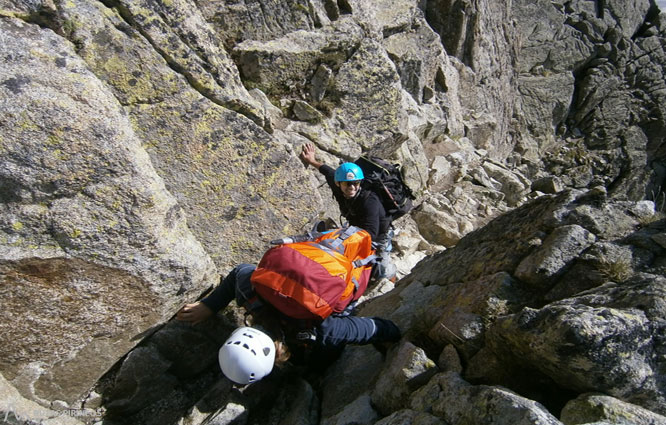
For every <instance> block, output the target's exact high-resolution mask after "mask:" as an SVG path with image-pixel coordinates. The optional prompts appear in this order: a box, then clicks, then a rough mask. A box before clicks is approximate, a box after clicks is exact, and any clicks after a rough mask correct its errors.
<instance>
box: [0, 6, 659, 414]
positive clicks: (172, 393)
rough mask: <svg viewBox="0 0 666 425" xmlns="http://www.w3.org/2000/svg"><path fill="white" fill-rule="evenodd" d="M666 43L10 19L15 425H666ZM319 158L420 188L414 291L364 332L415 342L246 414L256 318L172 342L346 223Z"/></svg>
mask: <svg viewBox="0 0 666 425" xmlns="http://www.w3.org/2000/svg"><path fill="white" fill-rule="evenodd" d="M665 16H666V15H664V14H659V10H658V9H657V7H656V5H655V3H654V1H653V0H630V1H620V0H607V1H586V0H574V1H550V0H549V1H546V0H538V1H526V0H516V1H512V2H492V1H489V0H421V1H414V0H399V1H388V0H381V1H374V2H361V1H356V0H342V1H333V0H289V1H282V2H278V1H269V0H259V1H252V2H250V1H206V2H203V1H201V2H196V1H193V0H176V1H163V0H157V1H145V0H107V1H104V2H95V1H91V0H74V1H68V2H63V1H60V0H55V1H52V0H38V1H22V0H0V41H1V42H0V45H1V46H2V48H1V49H0V53H2V54H1V55H0V61H1V66H0V99H2V102H0V163H1V164H2V166H1V167H0V210H1V212H2V214H0V270H1V271H2V273H1V274H0V276H2V280H1V281H0V292H1V298H2V300H3V302H2V305H3V308H2V309H1V310H0V316H1V318H2V320H0V328H1V329H2V332H1V333H0V335H2V337H1V338H2V340H1V342H2V344H0V347H2V348H0V350H1V354H2V355H1V356H0V371H1V372H2V380H0V391H2V394H3V397H1V399H2V400H0V413H2V415H0V417H4V418H5V421H8V420H12V419H15V422H19V423H31V421H32V422H33V423H34V422H37V421H45V423H53V424H57V423H77V422H81V421H84V422H94V421H102V419H100V415H101V414H102V413H106V418H105V419H104V420H103V422H104V423H112V424H113V423H147V424H148V423H149V424H152V423H155V424H157V423H182V424H199V423H243V422H246V423H278V422H280V423H285V424H286V423H327V424H329V423H330V424H333V423H336V424H337V423H352V422H354V423H368V424H369V423H382V424H399V423H424V424H425V423H429V424H430V423H433V424H436V423H444V424H458V423H461V424H462V423H493V424H494V423H511V424H515V423H541V422H544V423H559V422H562V423H566V424H573V423H592V422H595V421H596V422H601V423H653V424H654V423H663V422H664V421H665V420H664V417H663V415H666V412H665V411H664V410H663V406H664V405H665V404H666V403H664V397H665V396H666V388H665V386H664V385H665V384H664V382H665V381H664V380H665V379H666V378H665V377H664V376H665V375H666V369H665V366H664V356H666V353H664V350H665V348H664V347H665V346H664V305H663V299H664V280H663V272H664V270H663V250H664V245H665V242H664V224H663V220H661V219H660V212H661V211H662V210H663V208H664V202H665V199H664V194H663V187H664V169H665V163H664V152H665V151H664V141H665V140H664V134H666V129H665V126H666V118H665V116H666V114H665V108H666V99H665V97H666V82H665V78H664V71H665V68H666V53H665V51H664V49H665V45H666V24H664V19H666V18H665ZM305 142H313V143H315V144H316V146H317V148H318V153H319V154H320V158H321V159H323V160H325V161H326V162H328V163H329V164H331V165H334V164H335V163H337V161H338V160H339V159H340V158H342V159H353V158H355V157H356V156H357V155H359V154H360V153H361V152H373V153H378V154H380V155H382V156H384V157H386V158H390V159H392V160H395V161H398V162H400V163H401V164H403V165H404V173H405V177H406V179H407V181H408V182H409V184H410V186H411V187H412V188H413V189H414V190H415V191H416V192H417V193H418V199H417V204H418V207H417V208H416V209H415V210H414V211H413V212H412V213H411V214H410V215H409V216H408V217H405V218H403V219H401V220H400V221H399V222H398V223H396V225H397V227H398V229H399V231H400V232H399V234H398V236H397V237H396V241H395V245H396V248H397V249H396V253H395V254H396V255H395V260H396V262H397V263H398V265H399V266H400V270H401V275H402V276H405V277H404V278H403V279H402V280H401V281H400V282H399V283H398V284H397V286H396V287H395V288H394V289H393V290H390V289H391V285H388V284H386V283H383V284H382V285H380V286H379V287H377V288H374V289H375V293H385V294H384V295H382V296H381V297H377V298H374V299H372V300H371V301H369V302H368V303H367V304H366V305H365V307H364V310H363V311H362V313H363V314H378V315H383V316H388V317H391V318H393V319H394V320H396V321H397V322H398V323H399V324H400V325H401V327H402V329H403V330H404V331H405V338H404V339H403V341H402V342H401V343H400V344H399V345H398V346H396V347H394V348H393V349H391V350H390V351H389V352H388V353H385V355H382V354H381V353H379V352H377V351H376V350H374V348H372V347H350V348H349V349H348V350H346V351H345V354H344V358H343V359H342V360H341V361H339V362H338V363H337V364H336V365H335V366H334V368H332V369H331V370H329V372H328V375H327V376H326V377H323V378H321V379H315V378H313V377H309V379H308V380H304V379H302V377H301V375H300V373H299V372H300V371H299V370H297V369H295V370H292V369H287V370H284V371H276V372H275V373H274V374H273V376H272V377H271V379H269V380H266V381H265V382H262V383H261V384H260V385H256V386H253V387H250V388H247V389H245V390H243V391H239V390H238V389H233V388H231V386H230V385H229V383H228V381H226V380H225V379H223V378H221V375H220V373H219V370H217V368H216V366H215V355H216V349H217V346H219V344H220V342H221V341H223V340H224V338H225V336H226V335H227V334H228V332H229V330H230V329H231V327H232V326H234V324H235V323H237V321H238V320H239V319H238V317H236V316H235V314H236V313H235V311H233V309H230V311H228V312H227V313H226V316H224V317H220V318H218V319H217V320H214V321H210V323H207V324H206V325H204V326H202V327H197V328H192V327H189V326H184V325H182V324H179V323H174V322H173V321H171V320H170V319H171V317H172V316H173V314H174V313H175V312H176V311H177V309H178V308H179V306H180V305H182V304H183V303H184V302H187V301H191V300H193V299H196V298H197V297H198V296H200V295H201V294H202V293H203V292H204V291H205V290H206V289H207V288H209V287H211V286H212V285H214V284H216V283H217V279H218V276H219V274H224V273H225V272H226V271H228V270H229V269H230V268H231V267H232V266H233V265H234V264H237V263H238V262H252V261H256V260H258V258H259V257H260V255H261V253H262V252H263V250H264V249H266V247H267V246H268V241H270V240H271V239H274V238H276V237H278V236H282V235H284V234H293V233H297V232H300V231H302V230H303V229H305V228H307V227H308V226H309V225H310V223H311V222H312V221H313V220H314V219H315V218H317V217H325V216H330V217H334V218H337V217H338V213H337V207H336V206H335V205H334V203H333V201H332V199H331V198H330V194H329V193H328V192H327V189H326V187H324V186H322V183H323V182H322V180H321V178H320V177H319V176H318V175H315V173H314V172H312V171H311V170H306V169H304V168H303V166H302V164H301V163H300V162H299V161H298V159H297V153H298V151H299V149H300V146H301V145H302V144H303V143H305ZM419 261H420V262H419ZM417 263H418V264H417ZM276 394H279V396H277V397H276ZM470 406H474V408H471V409H470ZM660 415H661V416H660ZM8 418H12V419H8Z"/></svg>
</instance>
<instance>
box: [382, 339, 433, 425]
mask: <svg viewBox="0 0 666 425" xmlns="http://www.w3.org/2000/svg"><path fill="white" fill-rule="evenodd" d="M435 372H436V368H435V363H434V362H433V361H432V360H430V359H429V358H428V356H427V355H426V354H425V352H424V351H423V350H422V349H420V348H418V347H415V346H414V345H412V344H411V343H405V344H403V345H401V346H400V347H399V348H397V349H396V350H394V351H393V352H392V353H391V354H390V356H389V357H388V358H387V364H386V370H384V371H382V373H381V374H380V375H379V379H378V380H377V384H376V385H375V388H374V391H373V392H372V403H373V406H375V407H376V409H377V410H378V411H379V412H380V413H381V414H382V415H385V416H386V415H388V414H390V413H393V412H394V411H396V410H399V409H401V408H403V407H407V398H408V396H409V394H410V393H411V392H412V391H414V389H415V388H418V387H419V386H420V385H423V384H424V383H425V382H427V381H428V380H429V379H430V377H431V376H432V375H434V374H435Z"/></svg>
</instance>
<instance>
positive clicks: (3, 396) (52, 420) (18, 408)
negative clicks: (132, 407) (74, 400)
mask: <svg viewBox="0 0 666 425" xmlns="http://www.w3.org/2000/svg"><path fill="white" fill-rule="evenodd" d="M100 416H101V413H100V412H99V411H96V410H93V409H67V410H64V411H56V410H50V409H47V408H45V407H44V406H40V405H39V404H37V403H35V402H34V401H32V400H28V399H26V398H24V397H22V396H21V395H20V394H19V392H18V391H17V390H16V389H15V388H14V387H13V386H12V385H11V384H10V383H9V382H8V381H7V380H6V379H5V378H4V377H3V376H2V375H0V417H2V419H3V423H10V424H14V423H16V424H23V423H40V424H44V425H82V424H84V423H86V422H88V421H90V420H96V419H99V418H100ZM78 419H82V420H83V421H79V420H78ZM37 421H39V422H37Z"/></svg>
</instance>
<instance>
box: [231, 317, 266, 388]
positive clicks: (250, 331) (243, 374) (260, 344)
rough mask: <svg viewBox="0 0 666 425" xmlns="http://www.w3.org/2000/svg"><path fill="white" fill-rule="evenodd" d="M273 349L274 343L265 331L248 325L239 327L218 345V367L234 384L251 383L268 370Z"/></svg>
mask: <svg viewBox="0 0 666 425" xmlns="http://www.w3.org/2000/svg"><path fill="white" fill-rule="evenodd" d="M275 352H276V345H275V343H274V342H273V340H272V339H271V338H270V337H269V336H268V335H266V334H265V333H263V332H261V331H260V330H258V329H255V328H250V327H242V328H238V329H236V330H235V331H233V333H232V334H231V336H229V338H227V340H226V341H225V342H224V344H222V347H220V351H219V352H218V360H219V362H220V369H222V373H224V376H226V377H227V378H229V379H231V380H232V381H234V382H235V383H237V384H241V385H246V384H251V383H253V382H257V381H259V380H261V379H262V378H263V377H265V376H266V375H268V374H269V373H271V371H272V370H273V364H274V362H275Z"/></svg>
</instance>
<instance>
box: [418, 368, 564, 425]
mask: <svg viewBox="0 0 666 425" xmlns="http://www.w3.org/2000/svg"><path fill="white" fill-rule="evenodd" d="M410 407H411V408H412V410H416V411H426V412H427V411H432V413H433V414H434V415H436V416H438V417H441V418H443V419H444V421H445V423H448V424H451V425H456V424H460V425H462V424H466V423H476V424H507V425H509V424H526V425H527V424H551V425H558V424H561V422H560V421H558V420H557V419H556V418H555V417H554V416H553V415H551V414H550V413H548V411H547V410H546V409H545V408H544V407H543V406H541V405H540V404H538V403H535V402H534V401H532V400H528V399H526V398H523V397H521V396H519V395H518V394H515V393H513V392H511V391H509V390H507V389H506V388H501V387H487V386H483V385H479V386H475V385H471V384H469V383H468V382H465V381H464V380H463V379H462V378H460V376H459V375H457V374H456V373H454V372H448V373H442V374H439V375H436V376H435V377H434V378H433V379H432V380H431V381H430V382H429V383H428V385H426V386H425V387H423V388H421V389H419V390H417V391H416V392H414V393H413V395H412V398H411V405H410Z"/></svg>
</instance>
